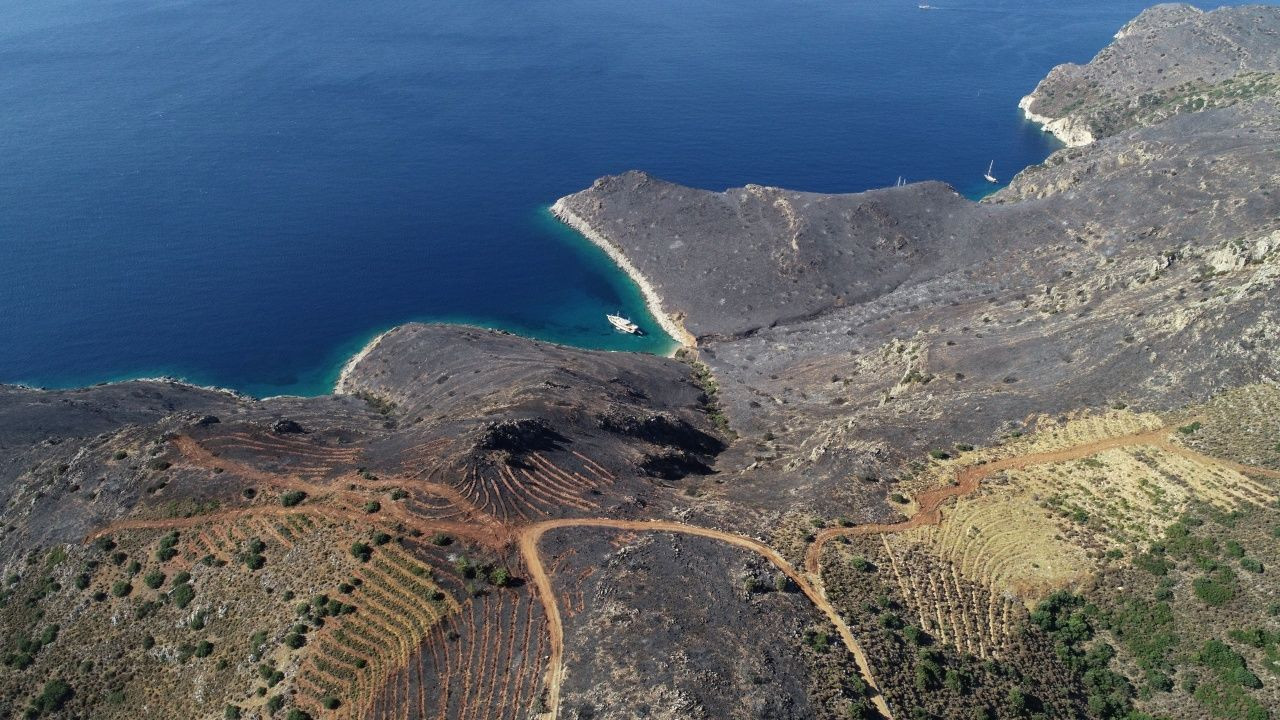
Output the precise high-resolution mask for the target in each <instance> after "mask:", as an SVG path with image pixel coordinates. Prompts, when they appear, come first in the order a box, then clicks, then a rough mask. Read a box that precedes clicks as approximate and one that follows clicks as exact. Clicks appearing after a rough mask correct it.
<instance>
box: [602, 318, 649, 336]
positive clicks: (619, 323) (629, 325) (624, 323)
mask: <svg viewBox="0 0 1280 720" xmlns="http://www.w3.org/2000/svg"><path fill="white" fill-rule="evenodd" d="M605 319H607V320H608V321H609V324H610V325H612V326H613V328H614V329H615V330H617V331H618V332H624V333H627V334H629V335H643V334H644V332H642V331H641V330H640V326H639V325H636V324H635V323H633V322H631V321H630V320H628V319H626V318H624V317H622V316H621V315H613V314H607V315H605Z"/></svg>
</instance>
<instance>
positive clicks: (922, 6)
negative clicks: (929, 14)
mask: <svg viewBox="0 0 1280 720" xmlns="http://www.w3.org/2000/svg"><path fill="white" fill-rule="evenodd" d="M916 7H918V8H920V9H921V10H933V9H935V8H934V7H933V6H932V5H930V4H928V3H920V4H919V5H917V6H916Z"/></svg>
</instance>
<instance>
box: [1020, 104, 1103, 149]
mask: <svg viewBox="0 0 1280 720" xmlns="http://www.w3.org/2000/svg"><path fill="white" fill-rule="evenodd" d="M1035 101H1036V95H1035V93H1034V92H1033V93H1031V94H1030V95H1027V96H1024V97H1023V98H1022V99H1021V100H1019V101H1018V108H1019V109H1021V110H1022V115H1023V117H1025V118H1026V119H1027V120H1029V121H1031V122H1033V123H1036V124H1037V125H1040V126H1041V128H1040V129H1041V130H1043V131H1044V132H1047V133H1049V134H1050V135H1053V136H1054V137H1055V138H1057V139H1058V140H1059V142H1061V143H1063V144H1064V145H1066V146H1067V147H1083V146H1085V145H1088V144H1090V143H1092V142H1093V141H1094V140H1095V139H1096V138H1094V137H1093V132H1092V131H1090V130H1089V128H1088V126H1087V125H1080V124H1078V122H1077V121H1076V120H1075V119H1074V118H1072V117H1070V116H1068V117H1061V118H1051V117H1049V116H1047V115H1040V114H1038V113H1036V112H1033V111H1032V110H1031V105H1032V103H1034V102H1035Z"/></svg>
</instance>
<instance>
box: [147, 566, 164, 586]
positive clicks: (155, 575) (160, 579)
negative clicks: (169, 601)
mask: <svg viewBox="0 0 1280 720" xmlns="http://www.w3.org/2000/svg"><path fill="white" fill-rule="evenodd" d="M142 582H144V583H146V585H147V587H149V588H151V589H152V590H155V589H156V588H158V587H160V586H161V585H163V584H164V573H162V572H160V571H159V570H152V571H151V572H149V573H147V574H146V575H144V576H143V578H142Z"/></svg>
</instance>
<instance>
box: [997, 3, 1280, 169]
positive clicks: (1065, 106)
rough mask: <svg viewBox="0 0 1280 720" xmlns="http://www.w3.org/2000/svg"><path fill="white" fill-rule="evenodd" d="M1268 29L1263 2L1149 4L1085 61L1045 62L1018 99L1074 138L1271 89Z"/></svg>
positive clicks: (1276, 65) (1271, 25)
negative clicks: (1210, 6) (1044, 72)
mask: <svg viewBox="0 0 1280 720" xmlns="http://www.w3.org/2000/svg"><path fill="white" fill-rule="evenodd" d="M1277 33H1280V19H1278V18H1277V15H1276V11H1275V8H1274V7H1272V6H1265V5H1248V6H1243V7H1230V8H1221V9H1219V10H1215V11H1213V12H1211V13H1206V12H1204V11H1202V10H1199V9H1197V8H1195V7H1193V6H1191V5H1186V4H1165V5H1156V6H1154V7H1152V8H1149V9H1147V10H1145V11H1143V12H1142V14H1141V15H1139V16H1138V17H1137V18H1135V19H1134V20H1132V21H1131V22H1129V23H1128V24H1127V25H1125V26H1124V27H1123V28H1122V29H1121V30H1120V31H1119V32H1117V33H1116V35H1115V39H1114V41H1113V42H1112V43H1111V44H1110V45H1108V46H1107V47H1106V48H1104V49H1103V50H1102V51H1101V52H1099V53H1098V55H1097V56H1096V57H1095V58H1093V60H1091V61H1090V62H1089V63H1088V64H1087V65H1075V64H1070V63H1068V64H1065V65H1059V66H1057V67H1055V68H1053V70H1052V71H1050V72H1049V74H1048V76H1047V77H1045V79H1044V80H1042V81H1041V82H1040V84H1039V85H1037V86H1036V88H1035V90H1034V91H1032V92H1031V94H1029V95H1027V96H1026V97H1024V98H1023V99H1022V102H1020V103H1019V105H1018V107H1020V108H1021V109H1022V110H1023V112H1024V114H1025V115H1026V117H1027V119H1028V120H1031V121H1032V122H1036V123H1040V124H1042V125H1043V126H1044V130H1045V131H1046V132H1049V133H1052V134H1053V135H1055V136H1057V137H1058V139H1059V140H1061V141H1062V142H1063V143H1065V144H1066V145H1068V146H1069V147H1078V146H1081V145H1088V144H1089V143H1092V142H1094V141H1095V140H1097V139H1099V138H1104V137H1110V136H1112V135H1116V134H1118V133H1120V132H1122V131H1124V130H1126V129H1128V128H1132V127H1141V126H1148V125H1154V124H1157V123H1159V122H1161V121H1163V120H1164V119H1167V118H1169V117H1171V116H1173V115H1176V114H1180V113H1186V112H1198V111H1200V110H1203V109H1205V108H1213V107H1228V106H1231V105H1235V104H1237V103H1245V102H1249V101H1251V100H1253V99H1255V98H1258V97H1275V95H1276V92H1277V90H1278V89H1280V82H1278V80H1277V77H1276V73H1277V72H1278V71H1280V49H1278V48H1277Z"/></svg>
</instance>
